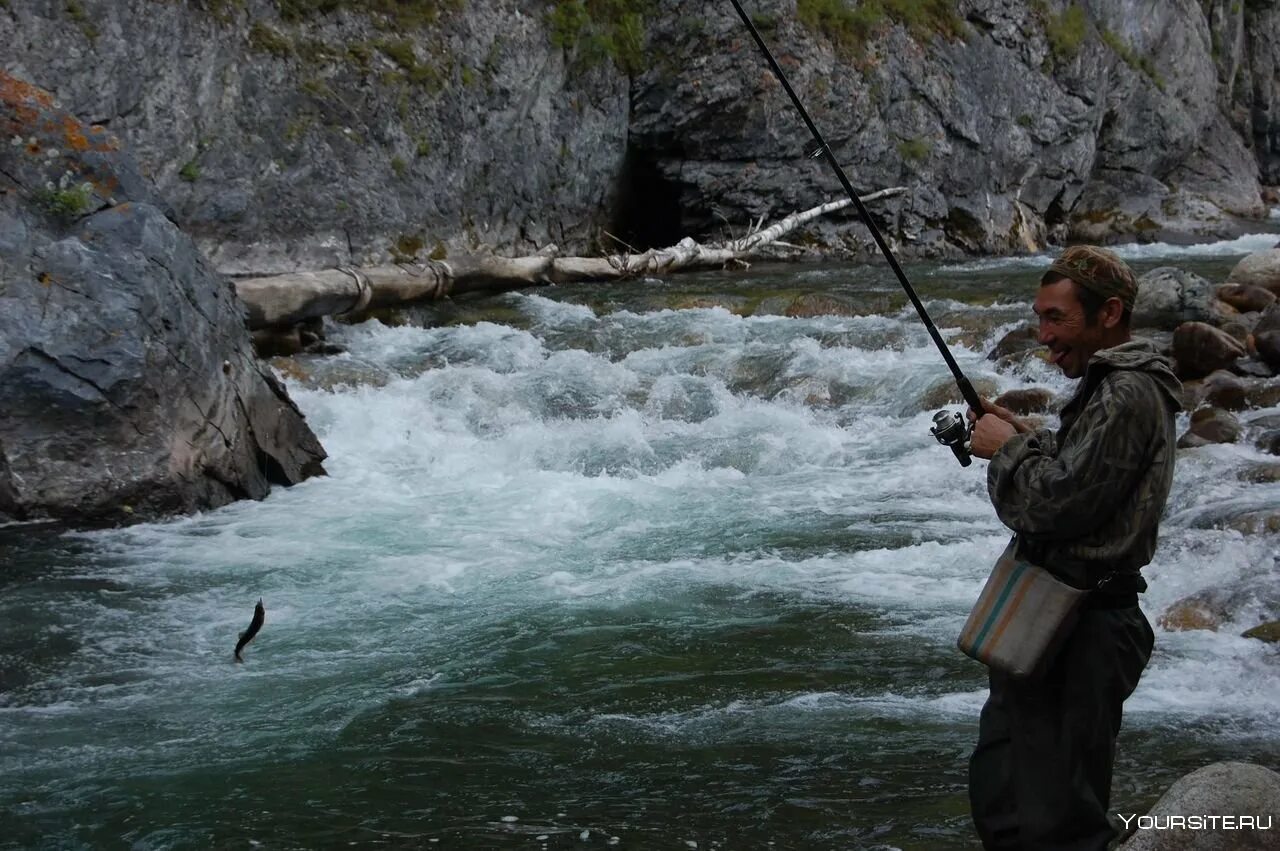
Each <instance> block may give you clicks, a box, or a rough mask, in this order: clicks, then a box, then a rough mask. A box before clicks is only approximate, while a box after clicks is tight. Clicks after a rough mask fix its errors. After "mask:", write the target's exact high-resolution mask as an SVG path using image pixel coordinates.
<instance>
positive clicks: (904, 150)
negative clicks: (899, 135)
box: [898, 137, 933, 162]
mask: <svg viewBox="0 0 1280 851" xmlns="http://www.w3.org/2000/svg"><path fill="white" fill-rule="evenodd" d="M932 149H933V146H932V145H930V144H929V140H928V139H922V138H919V137H917V138H914V139H903V140H902V141H901V142H899V143H898V154H899V155H900V156H901V157H902V158H903V159H904V160H906V161H908V162H919V161H921V160H923V159H925V158H927V157H928V156H929V151H931V150H932Z"/></svg>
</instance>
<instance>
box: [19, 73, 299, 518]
mask: <svg viewBox="0 0 1280 851" xmlns="http://www.w3.org/2000/svg"><path fill="white" fill-rule="evenodd" d="M0 139H3V140H4V144H3V145H0V399H3V400H4V405H3V407H0V519H2V518H3V516H5V515H7V516H8V517H10V518H14V519H34V518H56V519H61V520H65V521H68V522H73V523H101V522H106V523H111V522H121V521H127V520H135V519H146V518H151V517H157V516H162V515H166V514H171V513H176V512H188V511H192V510H196V509H203V508H211V507H214V506H218V505H223V504H225V503H228V502H230V501H232V500H235V499H240V498H243V497H252V498H261V497H262V496H264V495H265V494H266V493H267V492H268V491H269V489H270V486H271V484H273V483H277V484H285V485H287V484H292V483H295V482H298V481H300V480H302V479H304V478H306V477H307V476H309V475H312V474H315V473H320V472H323V470H322V468H321V466H320V462H321V461H322V460H323V458H324V450H323V449H322V448H321V447H320V444H319V442H318V441H317V440H316V438H315V436H314V435H313V434H312V432H311V430H310V429H309V428H308V427H307V425H306V422H305V421H304V419H303V416H302V414H301V413H300V412H299V411H298V409H297V408H296V407H295V406H294V404H293V403H292V402H291V401H290V399H289V397H288V394H287V393H286V392H285V390H284V388H283V387H282V386H281V385H280V384H279V382H277V381H276V380H275V379H274V378H273V377H272V376H271V375H270V373H269V372H267V371H266V370H265V369H264V368H262V367H261V366H259V364H258V362H257V361H256V359H255V358H254V356H253V351H252V348H251V346H250V342H249V335H248V332H247V330H246V329H245V324H244V318H243V308H242V306H241V304H240V303H239V301H238V300H237V299H236V297H235V293H234V291H233V290H232V288H231V285H230V283H229V282H228V281H226V280H225V279H223V278H221V277H220V276H218V275H217V274H216V273H215V272H214V270H213V268H212V267H211V266H210V264H209V262H208V261H207V260H206V259H205V257H204V256H203V255H202V254H201V253H200V252H199V251H198V250H197V249H196V246H195V245H194V243H193V242H192V240H191V239H190V238H188V237H187V236H186V235H185V234H184V233H183V232H182V231H181V230H179V229H178V228H177V226H175V225H174V223H173V222H172V221H171V219H170V218H169V216H168V215H167V208H166V207H165V205H164V204H163V202H162V201H161V200H160V199H159V198H158V197H157V196H156V195H155V194H154V192H153V191H152V189H151V188H150V186H149V184H148V183H147V181H146V180H145V179H144V178H143V177H142V176H141V173H140V171H139V169H138V168H137V166H136V165H135V163H134V161H133V159H132V157H130V156H129V155H128V154H127V153H125V152H124V151H123V150H122V149H121V145H120V143H119V141H118V140H117V139H116V138H115V137H114V136H113V135H112V134H110V133H108V132H107V131H106V130H105V129H104V128H101V127H90V126H86V125H84V124H82V123H81V122H80V121H78V120H77V119H75V118H74V117H73V116H71V115H70V114H68V113H67V112H64V111H63V110H61V109H60V108H58V107H57V106H56V105H55V103H54V101H53V99H52V97H50V96H49V95H48V94H47V93H46V92H43V91H41V90H39V89H37V88H35V87H33V86H31V85H29V84H27V83H25V82H23V81H20V80H18V79H16V78H14V77H12V76H9V75H7V74H4V73H3V72H0ZM11 140H12V141H11Z"/></svg>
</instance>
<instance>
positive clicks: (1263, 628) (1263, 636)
mask: <svg viewBox="0 0 1280 851" xmlns="http://www.w3.org/2000/svg"><path fill="white" fill-rule="evenodd" d="M1241 635H1242V636H1243V637H1245V638H1256V639H1258V640H1259V641H1265V642H1267V643H1268V644H1275V643H1276V642H1277V641H1280V621H1267V622H1266V623H1260V624H1258V625H1257V626H1255V627H1253V628H1251V629H1246V630H1245V631H1244V632H1243V633H1241Z"/></svg>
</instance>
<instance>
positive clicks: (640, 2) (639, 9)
mask: <svg viewBox="0 0 1280 851" xmlns="http://www.w3.org/2000/svg"><path fill="white" fill-rule="evenodd" d="M650 5H651V0H552V5H551V8H550V10H548V12H547V28H548V30H550V34H551V44H552V45H553V46H555V47H559V48H562V49H564V50H566V51H570V52H572V53H573V58H574V61H575V64H577V65H579V66H581V67H591V66H594V65H597V64H599V63H600V62H602V61H604V60H605V59H609V60H611V61H612V62H613V64H614V65H615V66H617V68H618V70H619V71H622V72H623V73H626V74H635V73H637V72H639V71H642V70H644V68H645V67H646V65H647V63H646V57H645V53H644V36H645V30H644V13H645V12H646V11H648V10H649V8H650Z"/></svg>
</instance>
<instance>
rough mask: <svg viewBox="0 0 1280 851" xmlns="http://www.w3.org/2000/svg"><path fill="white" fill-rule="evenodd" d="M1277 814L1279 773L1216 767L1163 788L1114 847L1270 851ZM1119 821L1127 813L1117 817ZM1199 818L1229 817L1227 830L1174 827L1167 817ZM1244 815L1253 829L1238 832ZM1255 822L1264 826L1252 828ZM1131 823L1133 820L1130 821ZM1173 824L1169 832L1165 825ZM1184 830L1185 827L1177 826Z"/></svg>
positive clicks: (1245, 766)
mask: <svg viewBox="0 0 1280 851" xmlns="http://www.w3.org/2000/svg"><path fill="white" fill-rule="evenodd" d="M1277 813H1280V774H1276V773H1275V772H1274V771H1271V770H1270V769H1268V768H1264V767H1262V766H1260V765H1253V764H1251V763H1247V762H1218V763H1214V764H1212V765H1207V766H1205V767H1204V768H1201V769H1199V770H1197V771H1193V772H1191V773H1190V774H1188V775H1186V776H1185V777H1183V778H1181V779H1179V780H1178V781H1177V782H1176V783H1174V784H1173V785H1172V786H1170V787H1169V790H1168V791H1167V792H1165V793H1164V795H1163V796H1162V797H1161V798H1160V800H1159V801H1157V802H1156V805H1155V806H1154V807H1152V808H1151V812H1150V813H1148V814H1147V817H1148V818H1150V819H1154V820H1155V821H1144V822H1143V824H1149V825H1151V826H1149V827H1144V828H1139V829H1138V830H1137V831H1136V832H1135V833H1134V834H1133V836H1132V838H1130V839H1129V840H1128V841H1127V842H1125V843H1124V844H1123V845H1121V846H1120V847H1121V848H1122V849H1123V850H1124V851H1251V849H1255V848H1256V849H1264V848H1274V847H1275V836H1276V834H1275V831H1276V830H1277V826H1276V824H1275V818H1276V814H1277ZM1121 815H1122V816H1123V817H1124V818H1128V817H1129V814H1127V813H1122V814H1121ZM1205 815H1215V816H1232V817H1233V818H1232V821H1231V823H1230V827H1225V826H1224V822H1222V821H1221V820H1219V821H1218V822H1216V829H1204V828H1197V829H1193V828H1189V827H1186V826H1182V827H1179V826H1176V825H1177V824H1178V823H1173V822H1170V821H1169V818H1170V817H1171V816H1174V817H1180V818H1182V819H1184V820H1185V819H1186V818H1188V817H1190V816H1198V817H1203V816H1205ZM1241 816H1247V817H1248V818H1249V819H1250V821H1249V822H1248V824H1250V825H1253V827H1245V828H1241V827H1240V821H1239V817H1241ZM1258 819H1260V820H1261V821H1262V823H1264V824H1267V825H1269V826H1270V829H1268V830H1260V829H1257V827H1256V826H1257V824H1258V821H1257V820H1258ZM1132 821H1133V823H1134V824H1137V823H1138V817H1137V816H1136V815H1135V816H1134V817H1133V818H1132ZM1171 824H1174V825H1175V826H1174V827H1172V828H1171V827H1170V826H1169V825H1171ZM1181 824H1182V825H1185V824H1186V822H1185V821H1183V822H1181Z"/></svg>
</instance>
